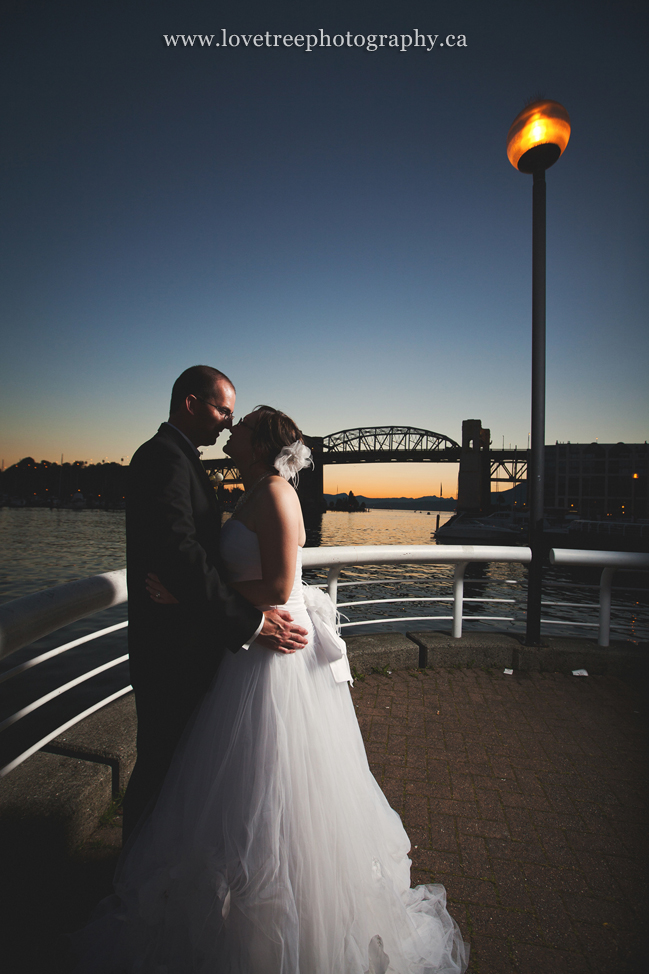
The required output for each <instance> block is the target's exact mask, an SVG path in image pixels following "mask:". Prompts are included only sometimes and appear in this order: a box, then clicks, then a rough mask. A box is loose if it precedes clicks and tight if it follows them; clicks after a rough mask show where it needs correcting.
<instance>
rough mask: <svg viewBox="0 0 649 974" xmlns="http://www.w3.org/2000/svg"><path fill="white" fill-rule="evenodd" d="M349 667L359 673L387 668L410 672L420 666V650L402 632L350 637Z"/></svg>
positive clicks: (348, 649) (348, 639)
mask: <svg viewBox="0 0 649 974" xmlns="http://www.w3.org/2000/svg"><path fill="white" fill-rule="evenodd" d="M345 642H346V643H347V654H348V656H349V665H350V666H351V667H352V668H353V669H355V670H356V671H357V672H358V673H371V672H372V670H382V669H384V668H385V667H386V666H387V667H388V669H390V670H409V669H416V668H417V667H418V666H419V649H418V647H417V646H415V645H414V643H413V642H412V640H411V639H408V637H407V636H406V635H404V634H403V633H400V632H390V633H373V634H371V635H367V636H349V637H348V638H347V639H346V640H345Z"/></svg>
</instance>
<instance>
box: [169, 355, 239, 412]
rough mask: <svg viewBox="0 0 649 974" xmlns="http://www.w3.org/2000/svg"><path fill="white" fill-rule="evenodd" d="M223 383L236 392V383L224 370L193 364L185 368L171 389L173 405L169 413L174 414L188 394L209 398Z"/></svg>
mask: <svg viewBox="0 0 649 974" xmlns="http://www.w3.org/2000/svg"><path fill="white" fill-rule="evenodd" d="M221 383H223V384H224V385H226V386H229V387H230V388H231V389H232V391H233V392H236V390H235V388H234V383H233V382H232V381H231V380H230V379H228V377H227V375H226V374H225V373H224V372H220V371H219V370H218V369H213V368H212V366H211V365H192V366H190V368H188V369H185V371H184V372H182V373H181V374H180V375H179V376H178V378H177V379H176V381H175V382H174V385H173V389H172V390H171V405H170V407H169V413H170V414H173V413H175V412H177V411H178V409H180V408H181V407H182V404H183V403H184V401H185V399H186V398H187V396H191V395H194V396H199V397H200V398H201V399H209V397H210V396H211V395H212V393H213V392H214V390H215V388H216V386H217V385H220V384H221Z"/></svg>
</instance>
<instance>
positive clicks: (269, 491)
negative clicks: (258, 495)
mask: <svg viewBox="0 0 649 974" xmlns="http://www.w3.org/2000/svg"><path fill="white" fill-rule="evenodd" d="M264 486H265V487H266V490H265V491H264V494H265V496H266V498H267V500H268V501H270V502H271V503H272V504H279V505H281V506H282V507H284V506H286V505H290V506H295V505H297V507H298V508H299V506H300V501H299V499H298V496H297V491H296V489H295V487H293V485H292V484H289V482H288V481H287V480H284V478H283V477H280V476H279V474H277V475H275V474H273V475H272V476H271V477H269V478H268V480H267V481H266V483H265V485H264Z"/></svg>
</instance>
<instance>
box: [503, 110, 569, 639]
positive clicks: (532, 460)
mask: <svg viewBox="0 0 649 974" xmlns="http://www.w3.org/2000/svg"><path fill="white" fill-rule="evenodd" d="M569 138H570V117H569V115H568V112H567V111H566V110H565V108H564V107H563V105H560V104H559V102H556V101H550V100H548V99H541V100H539V101H534V102H532V103H531V104H529V105H527V106H526V107H525V108H524V109H523V111H522V112H519V114H518V115H517V116H516V118H515V119H514V121H513V122H512V124H511V127H510V129H509V133H508V135H507V158H508V159H509V161H510V162H511V164H512V166H514V168H515V169H518V171H519V172H524V173H531V174H532V175H533V177H534V184H533V188H532V430H531V433H532V449H531V453H530V455H529V457H528V469H527V487H528V509H529V512H530V547H531V549H532V562H531V564H530V571H529V580H528V589H527V629H526V634H525V643H526V645H528V646H538V645H539V643H540V642H541V571H542V567H543V554H544V552H543V486H544V474H545V470H544V467H545V456H544V451H545V170H546V169H549V168H550V166H553V165H554V163H555V162H556V161H557V159H558V158H559V156H560V155H561V154H562V153H563V150H564V149H565V147H566V146H567V145H568V139H569Z"/></svg>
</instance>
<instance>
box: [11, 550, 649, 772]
mask: <svg viewBox="0 0 649 974" xmlns="http://www.w3.org/2000/svg"><path fill="white" fill-rule="evenodd" d="M530 560H531V552H530V549H529V548H524V547H506V546H502V545H491V546H487V545H444V546H442V545H440V546H435V545H363V546H352V545H350V546H344V547H343V546H341V547H322V548H306V549H304V551H303V555H302V563H303V567H304V568H305V569H314V570H323V569H324V570H326V572H327V581H326V583H324V584H325V585H326V587H327V591H328V593H329V596H330V597H331V599H332V601H333V602H334V603H335V604H336V606H337V607H338V608H339V609H345V608H352V607H354V606H368V605H384V604H403V605H410V604H412V603H417V604H427V603H438V602H439V603H443V602H446V603H449V602H450V603H452V614H451V615H408V614H404V613H402V614H400V615H399V616H395V617H394V618H385V617H383V616H382V617H380V618H376V619H368V620H361V621H358V620H357V621H354V622H343V623H342V625H343V627H348V626H361V625H374V624H380V623H392V622H401V623H403V622H421V621H431V622H440V621H445V620H448V621H450V622H451V623H452V633H453V636H454V637H455V638H460V637H461V635H462V622H463V619H465V618H470V619H471V621H472V622H473V621H479V620H488V621H492V622H512V621H513V617H512V616H511V615H509V616H497V615H485V616H476V615H473V614H472V615H471V616H469V617H466V616H464V615H463V607H464V604H465V602H467V601H471V602H473V603H475V602H479V603H484V604H490V605H491V604H507V605H510V604H512V603H513V602H514V599H504V598H503V599H486V598H485V599H473V598H472V599H470V600H469V599H466V598H465V597H464V573H465V570H466V568H467V566H468V565H469V564H471V563H472V562H501V563H518V564H526V563H528V562H529V561H530ZM550 560H551V562H552V563H553V564H556V565H566V566H569V565H573V566H575V565H580V566H584V565H585V566H590V567H598V568H601V569H602V574H601V578H600V585H599V601H598V603H597V604H592V605H591V606H590V607H591V608H593V609H597V610H598V621H597V622H593V623H580V625H589V626H593V627H596V628H597V629H598V644H599V645H600V646H603V647H606V646H608V645H609V641H610V616H611V588H612V579H613V574H614V572H615V571H617V570H633V571H635V570H645V569H649V554H642V553H636V552H611V551H581V550H572V549H553V550H552V551H551V553H550ZM390 564H393V565H394V564H398V565H411V564H427V565H431V564H440V565H454V566H455V567H454V573H453V584H452V592H451V594H450V595H449V596H430V597H426V596H424V597H420V596H417V597H415V598H409V597H401V598H389V599H385V598H384V599H362V600H357V601H352V602H347V601H346V602H340V601H338V590H339V576H340V573H341V571H342V570H343V569H344V568H349V567H351V566H359V565H390ZM341 584H344V585H346V586H353V585H356V584H358V585H360V584H366V582H363V583H361V582H344V583H341ZM126 600H127V592H126V572H125V570H121V571H114V572H106V573H105V574H103V575H95V576H93V577H92V578H87V579H82V580H81V581H77V582H69V583H67V584H65V585H58V586H56V587H55V588H52V589H48V590H46V591H44V592H39V593H37V594H35V595H27V596H25V597H24V598H21V599H15V600H14V601H12V602H7V603H5V604H4V605H0V656H6V655H8V654H9V653H12V652H15V651H16V650H18V649H20V648H22V647H23V646H26V645H28V644H29V643H32V642H34V641H35V640H36V639H40V638H42V637H43V636H45V635H49V634H50V633H52V632H55V631H56V630H57V629H60V628H61V627H62V626H64V625H67V624H69V623H71V622H75V621H77V620H79V619H82V618H85V617H86V616H89V615H92V614H94V613H95V612H98V611H100V610H102V609H107V608H110V607H111V606H114V605H119V604H121V603H124V602H126ZM543 604H544V605H555V606H561V605H570V604H572V603H556V602H554V603H553V602H545V603H543ZM580 607H581V608H587V607H588V606H584V605H583V603H582V604H581V605H580ZM543 621H544V622H545V623H548V624H549V623H552V624H557V623H560V624H564V625H566V624H567V625H571V624H572V625H575V623H571V622H570V621H569V620H557V619H551V620H550V619H546V620H543ZM127 625H128V622H120V623H117V624H116V625H113V626H108V627H107V628H104V629H101V630H99V631H98V632H93V633H90V634H88V635H86V636H82V637H80V638H78V639H74V640H72V641H71V642H67V643H64V644H63V645H62V646H58V647H56V648H55V649H50V650H48V651H47V652H45V653H41V654H40V655H38V656H35V657H33V658H32V659H29V660H26V661H24V662H22V663H20V664H19V665H17V666H15V667H13V668H12V669H10V670H7V671H5V672H4V673H3V674H1V675H0V683H2V682H4V681H6V680H9V679H11V678H12V677H14V676H18V674H20V673H23V672H25V671H26V670H28V669H31V668H32V667H34V666H37V665H39V664H40V663H43V662H45V660H48V659H52V658H53V657H54V656H58V655H60V654H62V653H64V652H66V651H68V650H70V649H73V648H74V647H76V646H80V645H82V644H84V643H88V642H91V641H93V640H95V639H99V638H101V637H102V636H105V635H108V634H109V633H112V632H115V631H117V630H118V629H123V628H125V627H126V626H127ZM127 658H128V656H127V655H123V656H120V657H118V658H117V659H114V660H110V661H109V662H108V663H104V664H102V665H101V666H98V667H94V668H93V669H91V670H89V671H88V672H86V673H83V674H82V675H81V676H78V677H76V678H75V679H73V680H70V681H68V682H66V683H64V684H63V685H61V686H59V687H57V688H55V689H54V690H52V691H50V692H49V693H47V694H45V695H43V696H41V697H39V698H38V699H37V700H34V701H32V702H31V703H29V704H27V705H26V706H25V707H23V708H22V709H21V710H19V711H17V712H16V713H14V714H12V715H11V716H9V717H7V718H6V719H5V720H4V721H2V723H0V731H2V730H4V729H6V728H8V727H10V726H12V725H13V724H15V723H16V722H17V721H19V720H21V719H22V718H23V717H24V716H26V715H27V714H29V713H32V712H34V711H35V710H37V709H38V708H39V707H41V706H43V705H44V704H46V703H48V702H49V701H51V700H53V699H54V698H55V697H57V696H60V695H61V694H63V693H65V692H67V691H68V690H70V689H72V688H73V687H75V686H78V685H79V684H81V683H83V682H85V681H86V680H90V679H92V677H93V676H97V675H98V674H99V673H101V672H104V671H106V670H108V669H110V668H112V667H115V666H118V665H119V664H120V663H123V662H124V661H125V660H126V659H127ZM131 689H132V687H131V686H130V685H128V686H124V687H122V688H120V689H119V690H117V691H116V692H114V693H112V694H110V695H109V696H107V697H105V698H104V699H102V700H100V701H99V702H97V703H95V704H93V705H92V706H91V707H89V708H88V709H86V710H84V711H83V712H82V713H80V714H77V715H76V716H75V717H73V718H72V719H71V720H68V721H66V723H65V724H62V725H61V726H60V727H57V728H56V729H55V730H54V731H51V732H50V733H48V734H47V735H46V736H44V737H43V738H41V739H40V740H39V741H37V742H36V743H35V744H33V745H31V746H30V747H29V748H28V749H27V750H26V751H23V753H22V754H20V755H18V757H16V758H14V760H13V761H11V762H9V764H7V765H5V767H4V768H1V769H0V777H2V776H4V775H6V774H8V772H9V771H11V770H13V768H15V767H17V766H18V765H19V764H21V763H22V762H23V761H24V760H26V758H28V757H30V755H32V754H34V753H35V752H36V751H38V750H40V748H42V747H44V746H45V745H46V744H48V743H49V742H50V741H51V740H53V739H54V738H55V737H58V736H59V735H60V734H62V733H64V732H65V731H66V730H67V729H68V728H70V727H72V726H73V725H74V724H76V723H78V722H79V721H80V720H83V719H84V718H85V717H87V716H89V715H90V714H91V713H94V712H95V711H97V710H99V709H101V708H102V707H104V706H106V705H107V704H109V703H111V702H112V701H113V700H116V699H118V698H119V697H120V696H123V695H124V694H126V693H128V692H129V691H130V690H131Z"/></svg>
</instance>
